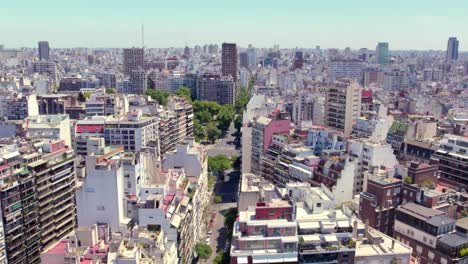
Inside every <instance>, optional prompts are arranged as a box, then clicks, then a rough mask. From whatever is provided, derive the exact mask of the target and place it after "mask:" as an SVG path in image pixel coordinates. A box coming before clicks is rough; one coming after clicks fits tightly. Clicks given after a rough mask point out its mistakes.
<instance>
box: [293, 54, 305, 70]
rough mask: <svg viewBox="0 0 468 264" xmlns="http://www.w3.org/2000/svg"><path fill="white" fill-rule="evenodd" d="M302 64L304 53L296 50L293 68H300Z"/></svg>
mask: <svg viewBox="0 0 468 264" xmlns="http://www.w3.org/2000/svg"><path fill="white" fill-rule="evenodd" d="M303 64H304V53H302V51H296V52H295V53H294V65H293V69H294V70H295V69H300V68H302V65H303Z"/></svg>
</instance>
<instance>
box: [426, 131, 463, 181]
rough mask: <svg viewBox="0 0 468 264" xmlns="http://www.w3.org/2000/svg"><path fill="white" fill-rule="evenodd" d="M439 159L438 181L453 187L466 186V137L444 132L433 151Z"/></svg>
mask: <svg viewBox="0 0 468 264" xmlns="http://www.w3.org/2000/svg"><path fill="white" fill-rule="evenodd" d="M434 157H435V158H436V159H438V160H439V175H440V179H439V183H440V184H442V185H448V186H452V187H453V188H455V189H462V188H463V189H465V190H466V189H467V187H468V138H467V137H463V136H456V135H451V134H446V135H445V136H444V138H443V139H442V140H441V141H440V146H439V149H438V150H437V151H436V152H435V153H434Z"/></svg>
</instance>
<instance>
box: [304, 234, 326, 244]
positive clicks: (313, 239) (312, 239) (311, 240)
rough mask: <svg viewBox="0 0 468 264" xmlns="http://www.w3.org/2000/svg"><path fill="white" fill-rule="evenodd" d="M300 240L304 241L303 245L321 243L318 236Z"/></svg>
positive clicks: (306, 236)
mask: <svg viewBox="0 0 468 264" xmlns="http://www.w3.org/2000/svg"><path fill="white" fill-rule="evenodd" d="M302 239H304V242H305V243H318V242H321V241H322V240H321V239H320V236H319V235H305V236H302Z"/></svg>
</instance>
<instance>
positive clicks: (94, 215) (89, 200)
mask: <svg viewBox="0 0 468 264" xmlns="http://www.w3.org/2000/svg"><path fill="white" fill-rule="evenodd" d="M123 150H124V149H123V147H116V148H111V149H103V150H101V151H96V152H93V153H89V154H88V155H87V156H86V163H85V166H86V178H85V179H84V181H83V182H82V184H80V187H79V188H78V189H77V191H76V205H77V220H78V223H77V225H78V227H86V226H93V225H95V224H107V225H109V228H110V229H111V231H112V232H122V233H124V234H125V233H127V232H129V230H128V224H129V223H130V221H131V219H130V218H127V217H126V216H125V215H126V212H124V186H123V185H124V176H125V177H126V175H124V164H123V162H122V161H120V160H118V159H117V160H116V159H113V156H115V155H118V154H119V153H121V152H123Z"/></svg>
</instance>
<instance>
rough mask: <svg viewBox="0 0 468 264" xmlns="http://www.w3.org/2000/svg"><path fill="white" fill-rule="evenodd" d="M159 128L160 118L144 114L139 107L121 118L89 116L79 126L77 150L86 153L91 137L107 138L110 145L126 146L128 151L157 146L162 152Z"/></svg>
mask: <svg viewBox="0 0 468 264" xmlns="http://www.w3.org/2000/svg"><path fill="white" fill-rule="evenodd" d="M158 131H159V124H158V117H155V116H151V117H150V116H143V115H142V113H141V111H138V110H134V111H130V112H129V113H128V114H127V115H126V116H123V117H118V118H115V117H112V116H107V117H104V116H93V117H88V118H86V119H83V120H79V121H78V122H77V123H76V125H75V128H74V140H75V151H76V153H77V154H78V155H86V154H87V151H86V146H87V141H88V139H89V138H91V137H103V138H104V139H105V142H106V145H108V146H123V147H124V148H125V150H126V151H139V150H141V149H142V148H143V147H149V146H153V147H155V148H156V149H157V152H158V153H159V142H158Z"/></svg>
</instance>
